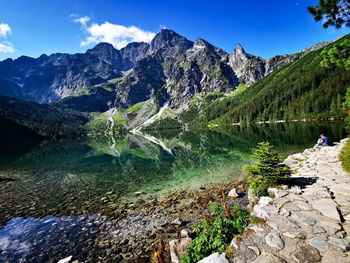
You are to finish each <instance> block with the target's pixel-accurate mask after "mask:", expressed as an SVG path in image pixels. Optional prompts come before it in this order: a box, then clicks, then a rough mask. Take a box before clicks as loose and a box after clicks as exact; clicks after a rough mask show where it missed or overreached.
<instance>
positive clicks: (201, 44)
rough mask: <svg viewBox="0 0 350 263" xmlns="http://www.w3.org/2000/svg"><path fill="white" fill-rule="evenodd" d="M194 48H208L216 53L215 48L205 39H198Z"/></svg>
mask: <svg viewBox="0 0 350 263" xmlns="http://www.w3.org/2000/svg"><path fill="white" fill-rule="evenodd" d="M193 47H194V48H197V49H198V48H207V49H209V50H211V51H213V52H215V47H214V46H213V45H212V44H210V43H209V42H208V41H206V40H204V39H203V38H198V39H197V40H196V41H195V42H194V45H193Z"/></svg>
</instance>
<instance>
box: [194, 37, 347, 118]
mask: <svg viewBox="0 0 350 263" xmlns="http://www.w3.org/2000/svg"><path fill="white" fill-rule="evenodd" d="M345 39H350V35H347V36H345V37H343V38H342V39H339V40H338V41H336V42H334V43H338V42H340V41H344V40H345ZM334 43H332V44H330V45H328V46H327V47H328V48H329V47H330V46H332V45H334ZM327 47H326V48H327ZM321 52H322V49H320V50H317V51H314V52H311V53H309V54H307V55H306V56H304V57H303V58H301V59H299V60H298V61H296V62H294V63H292V64H289V65H287V66H285V67H283V68H282V69H280V70H278V71H276V72H274V73H272V74H270V75H268V76H267V77H265V78H263V79H261V80H260V81H258V82H257V83H255V84H253V85H251V86H250V87H249V88H247V89H246V90H245V91H244V92H242V93H240V94H237V95H236V96H230V97H227V98H224V99H222V100H220V101H216V102H215V103H211V104H208V105H205V106H204V108H203V109H202V114H201V118H200V121H201V122H212V123H219V124H231V123H238V122H253V121H268V120H270V121H271V120H293V119H304V118H322V117H340V116H343V115H344V114H345V112H344V110H342V107H341V104H342V101H343V98H344V95H345V92H346V89H347V88H349V87H350V71H346V70H345V69H343V68H338V67H332V68H325V67H321V66H320V62H321V60H322V55H321ZM197 121H198V119H197Z"/></svg>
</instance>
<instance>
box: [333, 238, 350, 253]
mask: <svg viewBox="0 0 350 263" xmlns="http://www.w3.org/2000/svg"><path fill="white" fill-rule="evenodd" d="M329 243H330V244H332V245H334V246H336V247H338V248H340V249H341V250H343V251H348V250H349V249H350V242H349V241H347V240H345V239H340V238H336V237H330V238H329Z"/></svg>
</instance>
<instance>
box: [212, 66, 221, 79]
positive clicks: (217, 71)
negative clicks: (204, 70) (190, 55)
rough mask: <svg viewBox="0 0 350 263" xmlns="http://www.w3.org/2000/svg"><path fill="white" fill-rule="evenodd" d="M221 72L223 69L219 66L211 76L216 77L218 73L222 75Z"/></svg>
mask: <svg viewBox="0 0 350 263" xmlns="http://www.w3.org/2000/svg"><path fill="white" fill-rule="evenodd" d="M220 73H221V69H219V68H217V69H214V70H213V71H212V72H210V74H209V77H211V78H215V77H217V76H218V75H220Z"/></svg>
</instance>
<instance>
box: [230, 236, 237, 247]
mask: <svg viewBox="0 0 350 263" xmlns="http://www.w3.org/2000/svg"><path fill="white" fill-rule="evenodd" d="M230 246H231V247H234V248H235V249H238V244H237V238H236V237H234V238H233V239H232V240H231V243H230Z"/></svg>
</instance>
